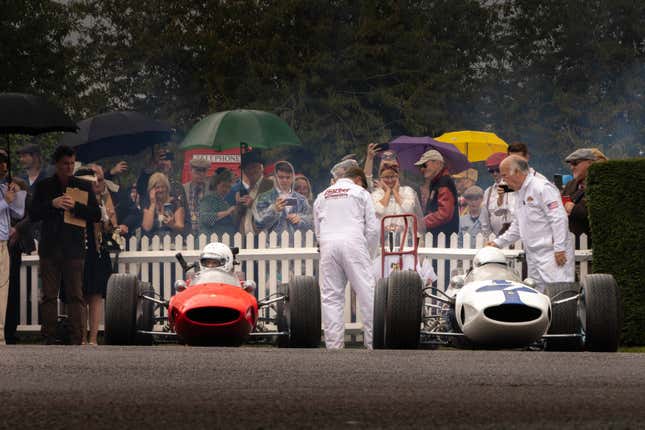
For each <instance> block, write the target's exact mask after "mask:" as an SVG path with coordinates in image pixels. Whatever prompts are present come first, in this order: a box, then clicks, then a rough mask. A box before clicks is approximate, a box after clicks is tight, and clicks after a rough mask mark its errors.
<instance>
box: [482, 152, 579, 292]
mask: <svg viewBox="0 0 645 430" xmlns="http://www.w3.org/2000/svg"><path fill="white" fill-rule="evenodd" d="M500 173H501V175H502V179H504V181H505V182H506V183H507V184H508V185H509V186H510V187H511V188H512V189H514V190H515V191H516V192H517V193H516V194H517V196H516V201H515V216H514V218H513V221H512V223H511V226H510V228H509V229H508V230H507V231H506V233H504V234H503V235H502V236H500V237H498V238H497V239H495V240H494V241H493V242H490V243H489V244H488V245H491V246H496V247H498V248H500V247H504V246H506V245H508V244H510V243H513V242H515V241H516V240H518V239H521V240H522V243H523V245H524V250H525V252H526V262H527V265H528V276H529V277H530V278H533V279H534V280H535V281H536V283H537V284H538V285H537V287H538V289H540V290H542V291H544V284H547V283H551V282H573V281H574V278H575V266H574V264H575V261H574V245H573V240H572V239H571V237H570V233H569V224H568V218H567V213H566V211H565V210H564V206H562V198H561V197H560V192H559V191H558V189H557V188H556V187H555V185H553V184H552V183H550V182H549V181H547V180H546V179H542V178H540V177H539V176H536V175H531V174H529V173H530V170H529V165H528V163H527V162H526V160H524V159H522V158H521V157H518V156H515V155H512V156H509V157H508V158H506V159H505V160H504V161H502V163H501V164H500Z"/></svg>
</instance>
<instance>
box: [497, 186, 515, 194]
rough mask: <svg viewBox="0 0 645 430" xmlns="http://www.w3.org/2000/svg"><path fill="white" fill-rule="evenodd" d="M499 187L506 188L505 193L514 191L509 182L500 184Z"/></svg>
mask: <svg viewBox="0 0 645 430" xmlns="http://www.w3.org/2000/svg"><path fill="white" fill-rule="evenodd" d="M497 187H498V188H501V189H502V190H504V192H505V193H512V192H513V190H512V189H511V187H509V186H508V185H507V184H499V185H498V186H497Z"/></svg>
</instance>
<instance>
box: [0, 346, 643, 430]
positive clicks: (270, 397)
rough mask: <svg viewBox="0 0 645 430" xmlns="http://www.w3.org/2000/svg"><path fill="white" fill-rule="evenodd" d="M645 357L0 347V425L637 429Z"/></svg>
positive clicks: (464, 352) (262, 349)
mask: <svg viewBox="0 0 645 430" xmlns="http://www.w3.org/2000/svg"><path fill="white" fill-rule="evenodd" d="M644 425H645V354H626V353H617V354H593V353H547V352H528V351H459V350H436V351H433V350H421V351H367V350H362V349H346V350H343V351H331V352H330V351H325V350H322V349H319V350H283V349H276V348H270V347H242V348H190V347H183V346H175V345H165V346H164V345H160V346H154V347H105V346H99V347H88V346H85V347H71V346H48V347H46V346H36V345H31V346H30V345H25V346H0V428H12V429H25V428H46V429H56V428H78V427H82V428H85V429H93V428H114V429H124V428H153V427H154V428H159V429H161V428H163V429H177V428H182V429H183V428H191V429H199V428H211V429H212V428H226V429H228V428H244V429H259V428H268V429H271V428H397V429H400V428H435V427H450V428H453V429H454V428H608V427H612V428H643V426H644Z"/></svg>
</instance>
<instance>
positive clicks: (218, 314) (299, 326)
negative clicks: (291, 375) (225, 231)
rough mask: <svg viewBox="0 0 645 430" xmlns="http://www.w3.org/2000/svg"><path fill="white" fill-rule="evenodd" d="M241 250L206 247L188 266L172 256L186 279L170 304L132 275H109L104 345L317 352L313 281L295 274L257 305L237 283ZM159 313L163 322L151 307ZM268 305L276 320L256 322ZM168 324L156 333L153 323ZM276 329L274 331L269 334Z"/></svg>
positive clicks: (248, 284) (249, 285)
mask: <svg viewBox="0 0 645 430" xmlns="http://www.w3.org/2000/svg"><path fill="white" fill-rule="evenodd" d="M238 252H239V250H238V249H237V248H232V249H231V248H229V247H228V246H226V245H224V244H222V243H210V244H208V245H206V247H204V249H203V251H202V253H201V255H200V261H199V262H195V263H193V264H192V265H188V264H187V263H186V261H185V260H184V258H183V256H182V255H181V253H178V254H177V255H176V257H177V260H178V261H179V264H180V265H181V266H182V268H183V270H184V277H186V274H187V272H189V271H191V270H194V271H195V272H194V274H193V276H189V277H187V280H185V281H184V280H178V281H176V282H175V290H176V294H175V295H174V296H173V297H171V298H170V300H168V301H166V300H161V299H159V298H156V297H155V295H156V293H155V290H154V289H153V288H152V287H151V286H150V285H149V284H147V283H144V282H141V281H139V279H138V278H137V277H136V276H134V275H130V274H120V273H119V274H114V275H112V276H111V277H110V280H109V281H108V288H107V294H106V299H105V343H106V344H108V345H150V344H152V342H153V338H154V337H155V336H172V337H176V338H177V340H178V341H179V342H181V343H185V344H188V345H202V346H210V345H220V346H239V345H241V344H243V343H244V342H245V341H247V340H248V338H249V337H251V336H261V337H272V338H276V339H277V343H278V345H279V346H283V347H299V348H315V347H317V346H318V345H319V344H320V340H321V323H320V289H319V287H318V283H317V282H316V280H315V279H314V278H313V277H311V276H296V277H294V278H293V279H292V280H291V281H290V282H289V283H288V284H283V285H280V286H279V288H278V291H279V292H278V293H276V294H274V295H273V296H270V297H267V298H265V299H263V300H260V301H258V300H257V299H256V298H255V296H254V294H253V292H254V290H255V283H254V282H253V281H243V282H241V281H240V280H239V279H238V278H237V277H236V276H235V273H234V265H236V264H239V263H238V262H237V260H236V256H237V254H238ZM159 306H161V307H164V308H165V309H166V310H167V312H165V314H166V316H164V317H156V316H155V314H156V312H155V308H156V307H159ZM265 307H271V308H272V309H273V310H274V312H269V313H266V314H268V315H275V316H274V317H266V318H263V317H260V316H259V315H260V310H261V309H262V308H265ZM158 322H162V323H165V324H164V326H163V329H162V330H155V325H156V324H155V323H158ZM267 323H273V324H274V325H275V327H277V331H275V330H274V331H269V330H267V329H266V328H265V327H266V324H267Z"/></svg>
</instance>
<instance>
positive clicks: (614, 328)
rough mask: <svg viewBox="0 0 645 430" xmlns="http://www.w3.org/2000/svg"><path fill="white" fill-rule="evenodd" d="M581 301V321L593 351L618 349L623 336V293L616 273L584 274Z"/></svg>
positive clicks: (586, 338)
mask: <svg viewBox="0 0 645 430" xmlns="http://www.w3.org/2000/svg"><path fill="white" fill-rule="evenodd" d="M581 284H582V291H581V292H582V294H581V297H580V299H579V301H578V310H579V315H580V322H581V324H582V329H583V331H584V333H585V347H586V348H587V350H589V351H601V352H615V351H617V350H618V342H619V338H620V295H619V290H618V285H616V280H615V279H614V277H613V276H612V275H608V274H604V273H598V274H593V275H586V276H584V277H583V278H582V282H581Z"/></svg>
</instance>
